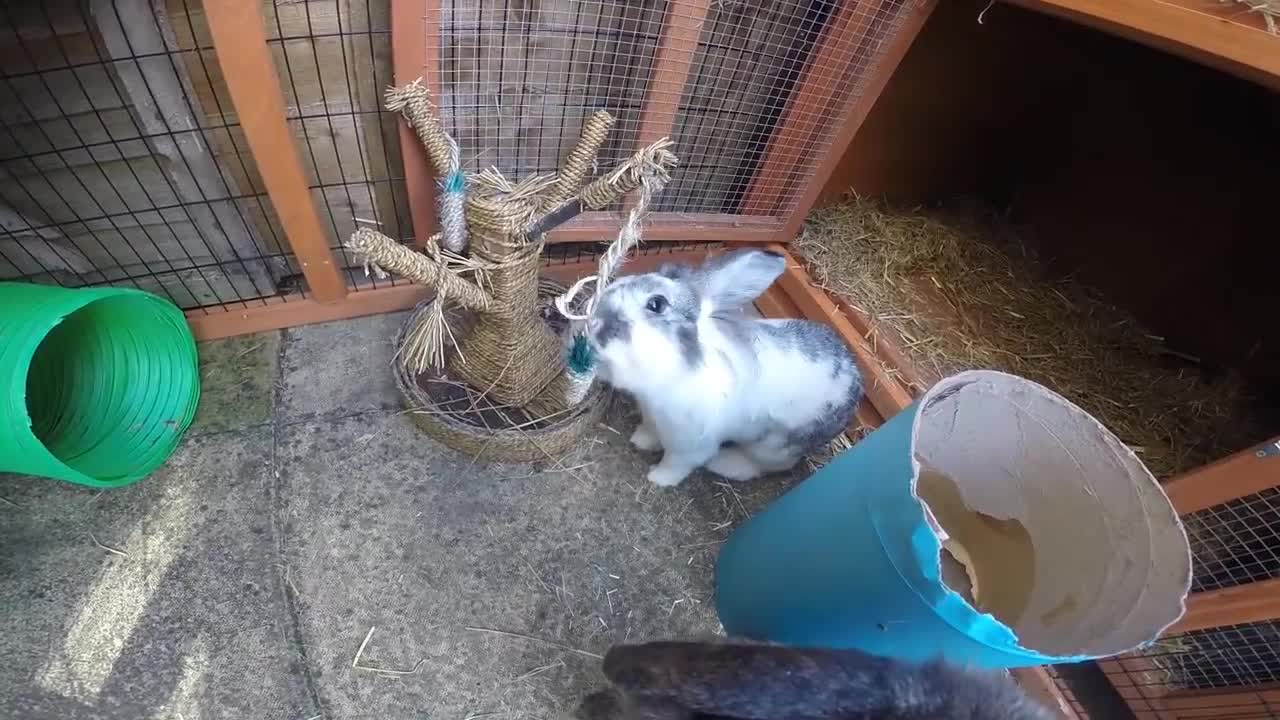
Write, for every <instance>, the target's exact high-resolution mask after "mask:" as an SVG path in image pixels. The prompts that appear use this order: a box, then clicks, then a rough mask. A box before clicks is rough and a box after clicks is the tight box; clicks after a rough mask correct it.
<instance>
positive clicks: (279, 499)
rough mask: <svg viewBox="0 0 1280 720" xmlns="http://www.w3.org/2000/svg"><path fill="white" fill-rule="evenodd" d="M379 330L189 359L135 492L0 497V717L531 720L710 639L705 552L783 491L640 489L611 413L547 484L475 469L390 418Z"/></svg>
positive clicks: (28, 492)
mask: <svg viewBox="0 0 1280 720" xmlns="http://www.w3.org/2000/svg"><path fill="white" fill-rule="evenodd" d="M402 320H403V316H402V315H388V316H381V317H374V318H366V319H361V320H354V321H348V322H339V323H331V324H327V325H319V326H313V327H306V328H297V329H291V330H285V331H282V332H276V333H270V334H264V335H255V336H250V337H244V338H236V339H231V340H225V341H218V342H213V343H208V344H205V345H203V346H202V347H201V354H202V374H203V379H204V391H203V400H202V403H201V408H200V412H199V415H198V417H197V419H196V422H195V424H194V425H193V426H192V428H191V431H190V433H189V434H188V436H187V438H186V440H185V442H184V443H183V445H182V447H180V448H179V450H178V452H177V453H176V454H175V455H174V456H173V458H172V459H171V460H170V461H169V462H168V464H167V465H166V466H165V467H164V468H163V469H161V470H160V471H158V472H157V473H156V474H154V475H153V476H152V477H150V478H148V479H146V480H144V481H142V482H140V483H137V484H135V485H133V486H130V487H127V488H123V489H119V490H113V491H107V492H97V491H94V490H89V489H86V488H81V487H78V486H74V485H70V484H65V483H60V482H55V481H50V480H43V479H34V478H24V477H4V478H0V612H2V613H3V618H4V631H3V632H2V633H0V658H3V660H4V669H3V671H0V718H23V719H30V720H43V719H44V718H50V719H55V718H56V719H57V720H81V719H86V720H87V719H90V718H113V719H114V718H119V719H121V720H125V719H127V720H142V719H150V718H155V719H161V718H163V719H165V720H210V719H213V718H244V719H253V720H257V719H262V720H275V719H278V720H318V719H319V718H326V719H331V720H346V719H354V718H379V719H382V720H399V719H401V718H431V720H475V719H476V718H480V717H492V718H494V720H507V719H510V718H553V717H559V716H562V715H563V714H564V713H566V712H567V711H572V710H573V709H574V707H575V706H576V704H577V702H578V700H579V699H580V698H581V697H582V695H583V693H584V692H585V691H588V690H591V689H594V688H596V687H597V686H599V685H600V683H601V682H602V679H601V677H600V675H599V660H598V659H596V658H595V657H594V656H595V655H600V654H602V653H604V652H605V650H607V649H608V647H609V646H610V645H611V644H612V643H616V642H619V641H623V640H632V641H636V640H647V639H658V638H689V637H691V636H699V635H706V634H710V633H715V632H717V631H718V629H719V626H718V624H717V622H716V617H715V612H714V609H713V607H712V568H713V563H714V560H715V556H716V552H717V548H718V546H719V544H720V543H721V541H723V539H724V538H725V536H726V535H727V533H728V532H729V530H730V529H731V528H732V527H733V525H734V524H735V523H737V522H739V521H741V520H742V519H743V518H744V517H745V516H746V515H747V514H748V513H751V512H754V511H756V510H757V509H759V508H760V507H761V506H762V505H763V504H765V503H767V502H768V501H769V500H770V499H772V498H773V497H775V496H776V495H777V494H778V493H779V492H780V491H781V490H782V489H783V488H785V487H786V486H788V485H789V484H790V483H791V482H793V481H794V478H787V477H783V478H767V479H764V480H761V481H757V482H754V483H747V484H743V485H738V486H733V487H730V486H729V485H727V484H726V483H724V482H723V481H719V479H718V478H713V477H710V476H705V475H695V476H694V477H692V478H690V479H689V480H687V481H686V482H685V483H684V484H683V485H681V486H680V487H678V488H676V489H674V490H659V489H657V488H654V487H652V486H651V485H649V484H648V483H647V481H646V480H645V479H644V472H645V469H646V467H647V464H648V462H650V461H651V458H647V457H645V456H643V455H642V454H641V453H639V452H637V451H635V450H634V449H632V448H631V447H630V446H629V445H628V444H627V442H626V440H625V434H628V433H629V432H630V430H631V429H632V425H633V424H634V420H633V419H632V418H631V417H629V415H630V413H629V411H628V410H627V408H626V407H625V406H624V405H622V404H615V407H614V409H613V411H611V413H610V417H609V420H608V423H607V426H601V427H599V428H598V429H597V431H596V432H594V433H593V434H592V436H590V437H589V438H588V439H587V440H586V441H585V442H584V444H583V446H582V447H580V448H579V449H577V450H575V451H574V452H573V453H571V454H570V456H569V457H566V458H563V459H562V467H565V468H568V470H562V469H557V468H556V467H555V466H554V465H553V464H552V463H535V464H528V465H488V464H481V463H474V464H473V463H472V462H471V459H470V458H469V457H466V456H464V455H462V454H460V453H458V452H455V451H452V450H450V449H448V448H446V447H443V446H442V445H440V444H438V443H436V442H435V441H433V440H431V439H429V438H428V437H426V436H425V435H423V434H422V433H421V432H420V431H418V430H417V429H416V428H415V426H414V425H413V424H412V422H411V421H410V420H409V419H408V418H407V417H406V416H405V415H403V414H401V412H400V408H401V405H400V400H399V396H398V394H397V393H396V391H395V389H394V387H393V385H392V382H391V376H390V372H389V369H388V368H389V364H390V362H391V347H390V339H391V337H392V336H393V334H394V331H395V329H396V327H397V324H398V323H399V322H401V321H402ZM357 654H359V660H360V662H359V664H360V665H361V667H360V668H356V667H353V660H354V659H355V658H356V656H357ZM369 668H373V669H369ZM378 668H380V669H382V670H383V672H378V671H377V670H376V669H378Z"/></svg>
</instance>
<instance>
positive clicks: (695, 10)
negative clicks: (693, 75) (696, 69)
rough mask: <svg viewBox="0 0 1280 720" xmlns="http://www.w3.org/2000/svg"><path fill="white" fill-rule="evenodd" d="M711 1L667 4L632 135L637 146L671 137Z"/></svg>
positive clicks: (697, 0)
mask: <svg viewBox="0 0 1280 720" xmlns="http://www.w3.org/2000/svg"><path fill="white" fill-rule="evenodd" d="M711 2H712V0H672V1H671V2H669V3H667V12H666V17H665V18H664V20H663V23H662V36H661V37H660V38H659V39H658V49H657V50H655V51H654V55H653V70H652V71H651V72H650V73H649V86H648V88H647V89H646V91H645V98H644V109H643V110H642V111H641V113H640V127H639V129H638V130H637V132H636V144H637V146H638V147H645V146H647V145H649V144H651V143H653V142H656V141H658V140H661V139H662V138H664V137H669V136H670V135H671V128H672V127H673V126H674V125H675V121H676V114H677V113H678V112H679V110H680V98H681V97H682V96H683V95H684V88H685V84H686V82H687V81H688V79H689V70H690V68H691V67H692V66H693V58H694V56H695V55H697V53H698V37H699V36H700V35H701V34H702V24H703V23H704V22H705V21H706V19H707V13H708V11H709V10H710V9H711Z"/></svg>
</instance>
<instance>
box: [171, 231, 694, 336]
mask: <svg viewBox="0 0 1280 720" xmlns="http://www.w3.org/2000/svg"><path fill="white" fill-rule="evenodd" d="M709 254H710V250H685V251H680V252H655V253H646V254H642V255H637V256H636V257H634V258H632V259H631V260H629V261H628V262H627V264H626V265H623V266H622V272H621V274H622V275H630V274H632V273H642V272H650V271H652V270H656V269H657V268H658V266H659V265H661V264H663V263H667V262H686V263H700V262H702V261H703V260H705V259H706V258H707V256H708V255H709ZM597 269H598V267H597V263H596V261H595V260H594V259H593V260H587V261H582V262H573V263H547V264H544V265H543V266H542V272H541V274H542V276H543V277H547V278H551V279H552V280H555V281H557V282H559V283H561V284H564V285H571V284H573V283H574V282H575V281H577V280H578V279H579V278H582V277H585V276H587V275H591V274H593V273H595V272H596V270H597ZM430 293H431V291H430V290H428V289H427V288H424V287H422V286H420V285H414V284H405V285H396V286H391V287H381V288H376V289H363V290H356V291H355V292H352V293H350V294H349V295H347V297H346V299H345V300H343V301H341V302H331V303H322V302H317V301H316V300H313V299H311V298H304V297H301V296H297V295H295V296H291V297H275V298H268V299H266V300H264V301H263V304H261V305H255V306H251V307H247V308H241V307H230V308H226V309H220V308H210V309H207V310H189V311H187V313H186V315H187V324H188V325H190V326H191V330H192V332H193V333H195V336H196V339H197V340H202V341H203V340H216V339H218V338H225V337H233V336H236V335H248V334H250V333H256V332H264V331H267V330H278V329H280V328H286V327H297V326H299V325H311V324H314V323H322V322H330V321H332V320H346V319H348V318H356V317H363V316H366V315H378V314H381V313H388V312H396V311H398V310H407V309H409V308H411V307H413V306H415V305H417V304H418V303H419V302H421V301H422V300H423V299H424V298H426V297H427V296H428V295H430Z"/></svg>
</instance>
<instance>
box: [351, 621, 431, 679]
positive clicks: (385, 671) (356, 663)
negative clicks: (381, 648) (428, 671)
mask: <svg viewBox="0 0 1280 720" xmlns="http://www.w3.org/2000/svg"><path fill="white" fill-rule="evenodd" d="M376 629H378V628H377V626H376V625H375V626H372V627H370V628H369V632H368V633H367V634H366V635H365V636H364V641H363V642H361V643H360V648H359V649H357V650H356V655H355V657H353V658H351V667H352V668H355V669H356V670H364V671H366V672H372V673H377V674H379V675H386V676H392V677H401V676H404V675H417V674H418V671H419V670H421V669H422V666H423V665H425V664H426V662H427V660H426V658H423V659H421V660H419V661H418V662H417V663H415V664H414V666H413V669H412V670H392V669H390V668H380V667H373V666H372V665H363V664H361V662H360V658H361V657H362V656H363V655H364V649H365V648H366V647H367V646H368V645H369V641H370V640H372V639H373V631H374V630H376Z"/></svg>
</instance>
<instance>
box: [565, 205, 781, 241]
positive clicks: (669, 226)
mask: <svg viewBox="0 0 1280 720" xmlns="http://www.w3.org/2000/svg"><path fill="white" fill-rule="evenodd" d="M781 225H782V221H781V220H778V219H777V218H751V217H743V216H741V215H722V214H716V213H677V212H660V213H653V214H652V215H649V216H648V217H647V218H645V221H644V240H645V242H646V243H648V242H741V243H763V242H773V238H774V236H775V235H776V234H777V232H778V228H779V227H781ZM620 228H621V225H620V224H619V218H618V216H617V215H616V214H614V213H609V212H589V213H583V214H581V215H579V216H578V217H576V218H574V219H573V220H570V221H569V222H567V223H565V224H564V225H561V226H560V227H557V228H556V229H554V230H552V231H551V232H548V233H547V236H546V237H547V242H548V243H563V242H612V241H613V239H614V238H615V237H616V236H617V235H618V230H619V229H620Z"/></svg>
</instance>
